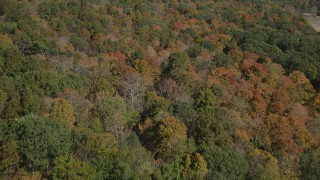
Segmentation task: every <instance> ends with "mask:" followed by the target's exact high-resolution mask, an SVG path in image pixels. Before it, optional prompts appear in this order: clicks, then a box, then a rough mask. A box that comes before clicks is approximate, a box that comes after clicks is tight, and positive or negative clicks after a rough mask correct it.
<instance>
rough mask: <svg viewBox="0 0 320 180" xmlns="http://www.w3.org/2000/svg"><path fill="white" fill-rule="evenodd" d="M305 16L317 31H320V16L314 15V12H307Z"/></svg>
mask: <svg viewBox="0 0 320 180" xmlns="http://www.w3.org/2000/svg"><path fill="white" fill-rule="evenodd" d="M304 17H305V18H306V19H307V20H308V22H309V23H310V25H311V26H312V27H313V28H314V29H315V30H316V31H317V32H320V16H313V15H312V14H307V13H306V14H304Z"/></svg>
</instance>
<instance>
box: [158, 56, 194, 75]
mask: <svg viewBox="0 0 320 180" xmlns="http://www.w3.org/2000/svg"><path fill="white" fill-rule="evenodd" d="M188 67H189V57H188V55H187V54H185V53H173V54H172V55H170V57H169V60H168V64H167V65H166V67H165V69H164V70H163V76H170V77H176V78H178V77H180V76H183V75H185V74H186V73H187V69H188Z"/></svg>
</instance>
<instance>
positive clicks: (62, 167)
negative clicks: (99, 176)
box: [52, 154, 96, 180]
mask: <svg viewBox="0 0 320 180" xmlns="http://www.w3.org/2000/svg"><path fill="white" fill-rule="evenodd" d="M52 177H53V179H75V180H77V179H79V180H80V179H94V178H96V169H95V168H94V167H93V166H92V165H91V164H89V163H88V162H85V161H80V160H79V159H77V158H76V157H75V156H74V155H72V154H66V155H63V156H59V157H57V158H56V159H55V160H54V168H53V173H52Z"/></svg>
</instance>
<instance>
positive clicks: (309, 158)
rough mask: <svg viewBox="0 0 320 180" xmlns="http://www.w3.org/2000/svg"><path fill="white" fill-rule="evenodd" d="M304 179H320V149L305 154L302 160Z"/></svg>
mask: <svg viewBox="0 0 320 180" xmlns="http://www.w3.org/2000/svg"><path fill="white" fill-rule="evenodd" d="M300 164H301V170H302V178H303V179H310V180H311V179H312V180H313V179H314V180H315V179H319V178H320V166H319V164H320V149H317V150H310V151H308V152H306V153H305V154H303V155H302V156H301V159H300Z"/></svg>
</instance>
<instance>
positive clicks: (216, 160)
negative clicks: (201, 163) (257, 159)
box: [203, 144, 248, 179]
mask: <svg viewBox="0 0 320 180" xmlns="http://www.w3.org/2000/svg"><path fill="white" fill-rule="evenodd" d="M203 151H204V152H203V156H204V157H205V159H206V161H207V163H208V169H209V171H208V174H207V178H208V179H245V177H246V175H247V172H248V162H247V160H246V159H245V157H244V155H243V154H240V153H237V152H235V151H233V150H231V149H223V148H220V147H218V146H216V145H214V144H210V145H208V146H207V147H205V148H204V150H203Z"/></svg>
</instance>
